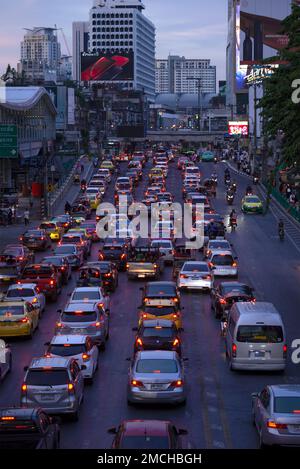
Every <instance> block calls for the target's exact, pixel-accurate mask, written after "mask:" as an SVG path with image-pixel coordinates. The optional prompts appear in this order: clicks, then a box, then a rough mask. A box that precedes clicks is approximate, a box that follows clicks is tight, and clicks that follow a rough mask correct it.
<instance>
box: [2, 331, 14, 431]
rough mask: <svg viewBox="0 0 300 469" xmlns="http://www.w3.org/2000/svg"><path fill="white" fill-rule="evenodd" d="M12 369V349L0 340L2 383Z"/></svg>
mask: <svg viewBox="0 0 300 469" xmlns="http://www.w3.org/2000/svg"><path fill="white" fill-rule="evenodd" d="M11 369H12V353H11V348H10V346H9V345H8V344H6V343H5V342H4V340H2V339H0V383H1V381H2V380H3V379H4V378H5V376H6V375H7V374H8V373H9V372H10V371H11ZM0 425H1V423H0ZM0 433H1V431H0Z"/></svg>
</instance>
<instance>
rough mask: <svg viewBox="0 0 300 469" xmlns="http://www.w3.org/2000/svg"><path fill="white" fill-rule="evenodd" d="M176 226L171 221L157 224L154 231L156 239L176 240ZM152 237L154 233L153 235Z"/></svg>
mask: <svg viewBox="0 0 300 469" xmlns="http://www.w3.org/2000/svg"><path fill="white" fill-rule="evenodd" d="M175 231H176V230H175V226H174V223H173V221H171V220H162V221H158V222H156V224H155V226H154V231H153V237H154V238H167V239H168V238H174V235H175V234H176V233H175ZM151 235H152V233H151Z"/></svg>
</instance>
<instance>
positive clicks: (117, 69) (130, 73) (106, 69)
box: [81, 51, 134, 81]
mask: <svg viewBox="0 0 300 469" xmlns="http://www.w3.org/2000/svg"><path fill="white" fill-rule="evenodd" d="M130 80H134V55H133V52H132V51H129V52H109V53H105V54H99V53H87V52H83V53H82V54H81V81H130Z"/></svg>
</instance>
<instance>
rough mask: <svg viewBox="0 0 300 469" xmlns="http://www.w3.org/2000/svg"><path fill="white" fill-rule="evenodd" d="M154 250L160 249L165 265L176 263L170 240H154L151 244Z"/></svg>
mask: <svg viewBox="0 0 300 469" xmlns="http://www.w3.org/2000/svg"><path fill="white" fill-rule="evenodd" d="M151 247H152V248H159V252H160V253H161V255H162V258H163V260H164V262H165V263H171V264H172V263H173V261H174V246H173V242H172V241H171V240H170V239H153V240H152V242H151Z"/></svg>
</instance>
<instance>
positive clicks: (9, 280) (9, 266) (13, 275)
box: [0, 261, 22, 285]
mask: <svg viewBox="0 0 300 469" xmlns="http://www.w3.org/2000/svg"><path fill="white" fill-rule="evenodd" d="M21 273H22V269H21V266H20V264H18V263H17V262H15V261H13V262H0V285H11V284H13V283H17V280H18V279H19V278H20V275H21Z"/></svg>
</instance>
